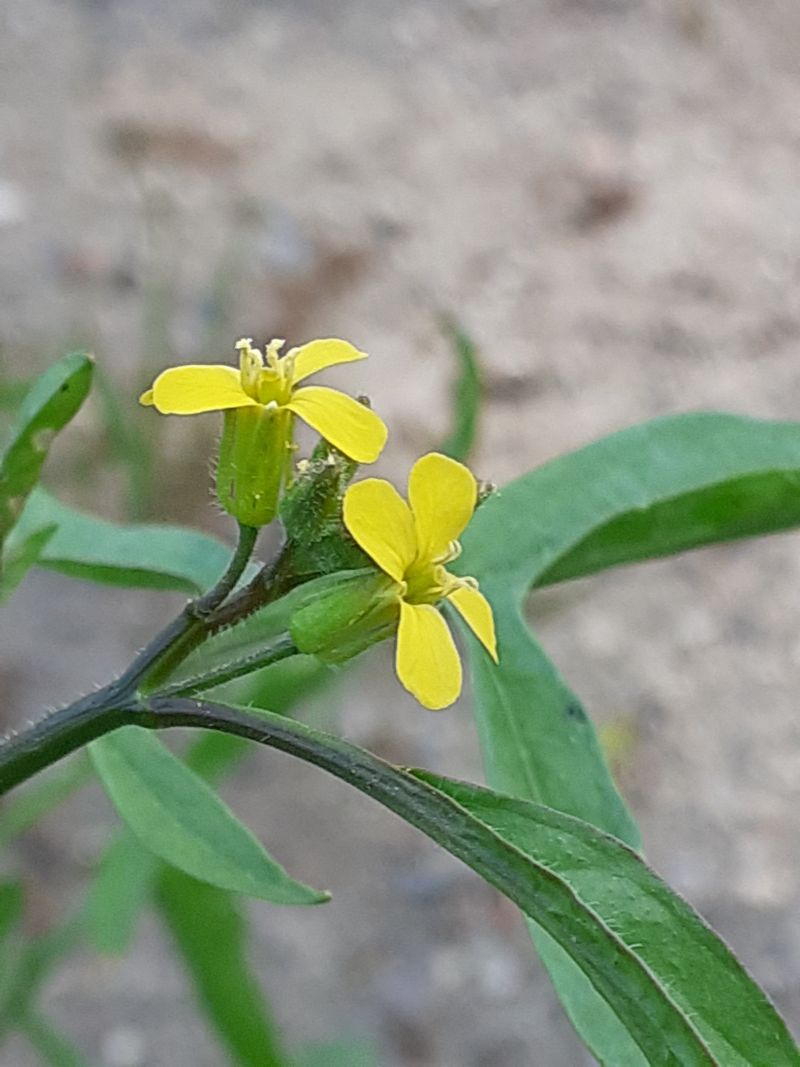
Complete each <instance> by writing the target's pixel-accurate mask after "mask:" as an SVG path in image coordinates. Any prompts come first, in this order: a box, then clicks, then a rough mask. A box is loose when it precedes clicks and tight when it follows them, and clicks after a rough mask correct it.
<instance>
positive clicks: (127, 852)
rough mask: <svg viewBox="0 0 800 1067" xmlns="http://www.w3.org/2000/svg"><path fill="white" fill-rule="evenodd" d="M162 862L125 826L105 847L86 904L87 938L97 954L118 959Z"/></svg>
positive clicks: (129, 940) (150, 892)
mask: <svg viewBox="0 0 800 1067" xmlns="http://www.w3.org/2000/svg"><path fill="white" fill-rule="evenodd" d="M161 867H162V863H161V860H160V859H159V858H158V856H156V855H155V853H154V852H151V851H150V850H149V849H147V848H145V847H144V845H143V844H142V843H141V842H140V841H139V839H138V837H136V835H135V834H134V833H133V831H132V830H129V829H128V828H127V827H126V828H125V829H124V830H122V832H121V833H119V834H118V835H117V836H116V837H115V838H114V839H113V840H112V841H111V843H110V844H109V845H108V847H107V848H106V850H105V851H104V852H103V855H102V856H101V858H100V862H99V863H98V865H97V870H96V873H95V877H94V881H93V882H92V885H91V887H90V890H89V894H88V897H87V901H86V921H87V925H88V932H89V937H90V939H91V942H92V945H93V947H94V949H95V951H97V952H101V953H105V954H107V955H110V956H120V955H122V954H123V953H124V952H125V951H126V950H127V948H128V946H129V945H130V943H131V940H132V938H133V934H134V931H135V929H136V920H137V919H138V918H139V914H140V913H141V911H142V909H143V908H144V907H146V906H147V904H148V903H149V902H150V901H151V899H152V895H153V889H154V887H155V883H156V880H157V878H158V872H159V871H160V870H161Z"/></svg>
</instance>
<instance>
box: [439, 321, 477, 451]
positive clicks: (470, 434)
mask: <svg viewBox="0 0 800 1067" xmlns="http://www.w3.org/2000/svg"><path fill="white" fill-rule="evenodd" d="M443 325H444V329H445V331H446V333H447V335H448V336H449V338H450V340H451V341H452V345H453V352H454V353H455V356H456V359H457V361H458V377H457V378H456V384H455V389H454V390H453V401H452V407H453V411H452V419H453V424H452V427H451V429H450V433H449V434H448V436H447V438H446V439H445V440H444V441H443V442H442V444H441V445H440V446H439V451H440V452H443V453H444V454H445V455H446V456H452V458H453V459H457V460H460V461H461V462H462V463H466V461H467V459H468V458H469V454H470V452H471V451H472V449H473V447H474V445H475V437H476V435H477V432H478V416H479V414H480V406H481V376H480V368H479V366H478V352H477V349H476V348H475V344H474V343H473V341H472V339H471V338H470V337H469V336H468V335H467V333H465V331H464V330H463V329H462V327H461V326H460V325H459V324H458V323H457V322H456V321H455V320H453V319H451V318H445V319H444V322H443Z"/></svg>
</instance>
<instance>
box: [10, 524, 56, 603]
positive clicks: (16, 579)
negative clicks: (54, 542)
mask: <svg viewBox="0 0 800 1067" xmlns="http://www.w3.org/2000/svg"><path fill="white" fill-rule="evenodd" d="M55 532H56V527H55V525H50V526H43V527H42V528H41V529H39V530H34V531H33V532H32V533H30V534H28V535H27V537H25V538H24V539H23V540H22V541H20V542H18V543H17V544H16V546H15V548H14V550H13V551H11V552H9V551H7V550H3V549H0V556H1V558H0V604H2V603H4V601H6V600H8V598H9V597H10V596H11V594H12V593H13V592H14V590H15V589H16V588H17V586H18V585H19V584H20V582H21V581H22V579H23V578H24V577H25V575H26V574H27V573H28V571H29V570H30V569H31V567H33V565H34V564H35V563H38V561H39V557H40V556H41V554H42V552H43V551H44V549H45V546H46V544H47V542H48V541H49V540H50V538H51V537H52V536H53V534H54V533H55Z"/></svg>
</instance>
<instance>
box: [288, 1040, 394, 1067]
mask: <svg viewBox="0 0 800 1067" xmlns="http://www.w3.org/2000/svg"><path fill="white" fill-rule="evenodd" d="M294 1060H295V1064H296V1067H380V1062H381V1057H380V1053H379V1052H378V1049H377V1047H376V1045H375V1043H374V1041H369V1040H368V1039H366V1038H363V1039H361V1040H355V1039H347V1038H343V1039H342V1040H340V1041H325V1042H324V1043H322V1044H318V1045H306V1046H305V1047H304V1048H301V1049H300V1050H299V1051H298V1052H297V1053H295V1057H294Z"/></svg>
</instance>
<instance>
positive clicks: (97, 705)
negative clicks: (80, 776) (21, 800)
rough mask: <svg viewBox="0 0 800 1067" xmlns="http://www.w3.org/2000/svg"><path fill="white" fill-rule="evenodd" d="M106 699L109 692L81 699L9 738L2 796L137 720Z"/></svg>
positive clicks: (0, 757)
mask: <svg viewBox="0 0 800 1067" xmlns="http://www.w3.org/2000/svg"><path fill="white" fill-rule="evenodd" d="M106 697H107V692H106V690H100V691H99V692H98V693H95V694H93V699H89V698H85V699H83V700H79V701H77V702H76V703H75V704H70V706H69V707H67V708H61V709H60V710H59V711H54V712H51V714H50V715H46V716H45V717H44V718H43V719H40V720H39V721H38V722H37V723H34V725H33V726H31V727H30V729H28V730H25V732H24V733H21V734H16V735H14V734H11V735H9V736H8V737H7V738H6V739H5V740H4V741H3V743H2V744H1V745H0V795H2V794H3V793H7V792H8V790H9V789H11V788H13V787H14V786H15V785H19V783H20V782H24V781H27V779H28V778H32V777H33V775H34V774H36V773H37V772H38V771H41V770H44V768H45V767H50V766H51V765H52V764H53V763H56V762H58V760H60V759H62V758H63V757H64V756H68V755H69V754H70V752H74V751H75V750H76V749H78V748H81V747H82V746H83V745H86V744H88V743H89V742H90V741H94V739H95V738H96V737H102V735H103V734H107V733H109V732H110V731H111V730H116V729H117V727H119V726H125V725H126V724H127V723H131V722H135V721H136V719H135V716H132V715H131V711H132V710H133V709H132V708H131V707H130V706H126V705H125V704H124V703H116V702H114V701H113V700H109V701H108V702H106V699H105V698H106Z"/></svg>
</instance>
